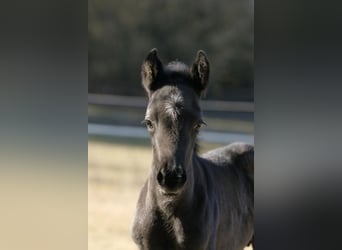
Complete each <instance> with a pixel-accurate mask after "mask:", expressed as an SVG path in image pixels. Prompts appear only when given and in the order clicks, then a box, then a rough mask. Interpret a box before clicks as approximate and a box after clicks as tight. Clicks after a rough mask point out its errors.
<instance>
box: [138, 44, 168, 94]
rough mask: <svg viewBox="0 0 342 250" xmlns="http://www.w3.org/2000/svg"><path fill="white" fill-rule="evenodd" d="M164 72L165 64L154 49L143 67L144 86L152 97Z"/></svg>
mask: <svg viewBox="0 0 342 250" xmlns="http://www.w3.org/2000/svg"><path fill="white" fill-rule="evenodd" d="M162 72H163V64H162V62H161V61H160V59H159V57H158V50H157V49H156V48H154V49H152V50H151V51H150V52H149V53H148V55H147V56H146V58H145V60H144V62H143V64H142V66H141V78H142V84H143V86H144V88H145V90H146V92H147V94H148V96H149V97H150V96H151V95H152V93H153V91H155V90H156V89H157V88H158V86H157V82H158V80H159V78H160V76H161V74H162Z"/></svg>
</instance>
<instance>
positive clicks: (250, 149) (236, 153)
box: [202, 142, 254, 183]
mask: <svg viewBox="0 0 342 250" xmlns="http://www.w3.org/2000/svg"><path fill="white" fill-rule="evenodd" d="M202 157H203V158H205V159H207V160H209V161H211V162H213V163H214V164H216V165H220V166H229V165H234V166H236V167H237V168H238V169H240V170H242V171H243V172H244V173H245V175H246V176H247V177H248V178H249V179H250V181H251V182H253V183H254V146H253V145H250V144H247V143H242V142H235V143H232V144H229V145H227V146H224V147H220V148H217V149H214V150H211V151H209V152H207V153H205V154H203V155H202Z"/></svg>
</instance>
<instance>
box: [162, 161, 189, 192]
mask: <svg viewBox="0 0 342 250" xmlns="http://www.w3.org/2000/svg"><path fill="white" fill-rule="evenodd" d="M157 180H158V184H159V185H160V186H161V187H162V190H163V191H164V192H163V193H164V194H169V193H170V194H176V193H177V191H179V190H180V189H181V188H182V187H183V186H184V184H185V182H186V173H185V171H184V169H183V168H181V167H176V168H174V169H173V170H164V169H161V170H160V171H159V173H158V175H157Z"/></svg>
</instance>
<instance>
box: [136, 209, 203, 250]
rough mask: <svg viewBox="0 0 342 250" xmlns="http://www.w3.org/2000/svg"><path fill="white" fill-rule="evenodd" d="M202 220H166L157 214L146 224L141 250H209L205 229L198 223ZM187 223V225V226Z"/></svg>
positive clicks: (142, 233)
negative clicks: (190, 221)
mask: <svg viewBox="0 0 342 250" xmlns="http://www.w3.org/2000/svg"><path fill="white" fill-rule="evenodd" d="M199 221H201V218H197V220H196V221H194V222H192V223H189V221H187V220H181V219H180V218H176V217H172V218H169V219H164V218H163V216H162V215H161V214H160V213H159V212H157V213H155V214H154V216H153V220H151V221H150V222H149V223H147V224H145V227H144V228H143V230H142V231H141V234H140V237H141V238H140V239H141V240H140V243H139V245H140V249H141V250H157V249H165V250H168V249H170V250H185V249H193V250H202V249H203V250H204V249H207V247H206V246H207V243H208V239H207V237H206V236H207V235H206V233H205V231H206V230H205V228H204V227H201V226H200V225H199V224H198V223H196V222H199ZM185 223H186V224H185Z"/></svg>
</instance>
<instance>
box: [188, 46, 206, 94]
mask: <svg viewBox="0 0 342 250" xmlns="http://www.w3.org/2000/svg"><path fill="white" fill-rule="evenodd" d="M191 77H192V80H193V81H194V88H195V91H196V92H197V94H198V95H199V96H203V95H204V94H205V92H206V89H207V86H208V82H209V60H208V58H207V56H206V54H205V52H204V51H203V50H199V51H198V52H197V56H196V59H195V61H194V63H193V64H192V67H191Z"/></svg>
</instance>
